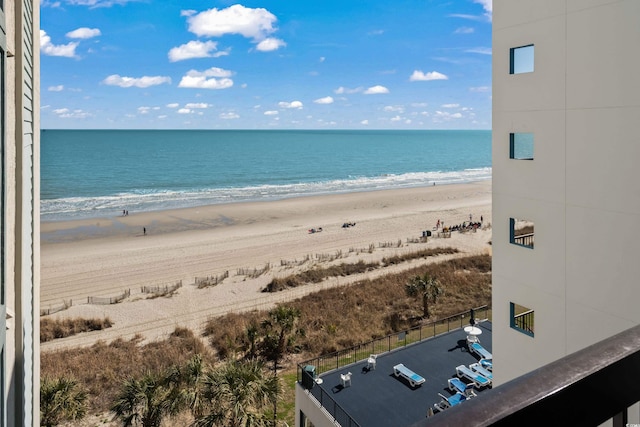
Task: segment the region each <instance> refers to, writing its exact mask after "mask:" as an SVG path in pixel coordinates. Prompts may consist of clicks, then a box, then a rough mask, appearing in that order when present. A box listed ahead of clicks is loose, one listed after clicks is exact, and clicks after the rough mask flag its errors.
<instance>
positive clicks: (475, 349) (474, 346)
mask: <svg viewBox="0 0 640 427" xmlns="http://www.w3.org/2000/svg"><path fill="white" fill-rule="evenodd" d="M469 351H471V352H472V353H475V354H477V355H478V356H480V358H481V359H487V360H491V359H493V355H492V354H491V353H490V352H488V351H487V350H486V349H485V348H484V347H483V346H481V345H480V343H478V342H473V343H469Z"/></svg>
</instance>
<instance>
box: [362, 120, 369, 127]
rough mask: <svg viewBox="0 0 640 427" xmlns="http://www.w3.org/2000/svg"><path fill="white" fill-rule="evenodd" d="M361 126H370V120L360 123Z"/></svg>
mask: <svg viewBox="0 0 640 427" xmlns="http://www.w3.org/2000/svg"><path fill="white" fill-rule="evenodd" d="M360 124H361V125H365V126H366V125H368V124H369V120H367V119H365V120H363V121H361V122H360Z"/></svg>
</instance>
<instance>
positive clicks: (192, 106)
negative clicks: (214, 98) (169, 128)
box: [184, 102, 211, 108]
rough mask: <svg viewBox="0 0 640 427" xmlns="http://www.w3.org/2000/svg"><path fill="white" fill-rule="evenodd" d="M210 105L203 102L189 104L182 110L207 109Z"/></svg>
mask: <svg viewBox="0 0 640 427" xmlns="http://www.w3.org/2000/svg"><path fill="white" fill-rule="evenodd" d="M210 106H211V105H209V104H207V103H204V102H189V103H188V104H187V105H185V106H184V108H209V107H210Z"/></svg>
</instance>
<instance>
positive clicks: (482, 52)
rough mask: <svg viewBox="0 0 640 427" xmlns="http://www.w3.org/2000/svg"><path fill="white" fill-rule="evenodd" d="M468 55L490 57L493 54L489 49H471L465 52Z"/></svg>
mask: <svg viewBox="0 0 640 427" xmlns="http://www.w3.org/2000/svg"><path fill="white" fill-rule="evenodd" d="M465 52H468V53H479V54H480V55H491V54H492V53H493V52H492V50H491V48H490V47H476V48H473V49H468V50H465Z"/></svg>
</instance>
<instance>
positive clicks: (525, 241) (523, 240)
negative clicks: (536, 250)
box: [513, 233, 533, 248]
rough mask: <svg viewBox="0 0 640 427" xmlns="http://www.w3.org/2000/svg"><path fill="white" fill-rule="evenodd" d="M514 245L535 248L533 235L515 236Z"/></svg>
mask: <svg viewBox="0 0 640 427" xmlns="http://www.w3.org/2000/svg"><path fill="white" fill-rule="evenodd" d="M513 243H515V244H516V245H520V246H526V247H528V248H533V233H528V234H520V235H519V236H513Z"/></svg>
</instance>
